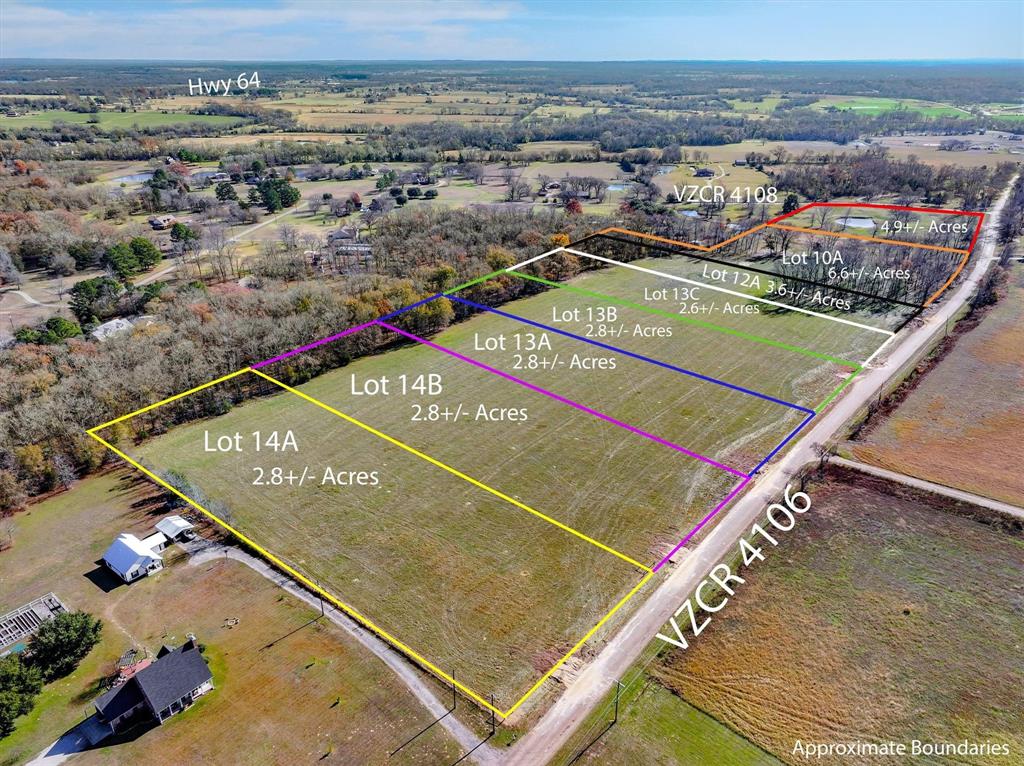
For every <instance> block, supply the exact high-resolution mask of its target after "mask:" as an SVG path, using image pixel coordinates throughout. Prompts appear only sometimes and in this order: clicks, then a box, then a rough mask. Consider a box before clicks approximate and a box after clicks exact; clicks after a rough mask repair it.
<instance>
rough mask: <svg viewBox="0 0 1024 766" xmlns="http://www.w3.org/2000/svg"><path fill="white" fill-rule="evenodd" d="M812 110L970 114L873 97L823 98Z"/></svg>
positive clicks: (946, 106) (924, 103) (926, 103)
mask: <svg viewBox="0 0 1024 766" xmlns="http://www.w3.org/2000/svg"><path fill="white" fill-rule="evenodd" d="M811 106H812V108H813V109H825V108H827V107H830V106H831V107H835V108H836V109H850V110H853V111H856V112H857V113H859V114H882V113H883V112H892V111H896V110H899V109H904V110H906V111H910V112H919V113H921V114H924V115H927V116H929V117H963V118H969V117H970V116H971V114H970V112H968V111H966V110H964V109H958V108H956V107H955V106H950V105H949V104H941V103H938V102H934V101H918V100H916V99H895V98H878V97H873V96H859V97H858V96H824V97H822V98H821V99H819V100H818V101H816V102H815V103H814V104H812V105H811Z"/></svg>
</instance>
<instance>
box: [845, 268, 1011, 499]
mask: <svg viewBox="0 0 1024 766" xmlns="http://www.w3.org/2000/svg"><path fill="white" fill-rule="evenodd" d="M1021 349H1024V267H1022V266H1021V265H1020V264H1016V265H1014V266H1013V267H1012V269H1011V271H1010V275H1009V281H1008V284H1007V285H1006V288H1005V292H1004V294H1003V295H1002V296H1001V297H1000V299H999V301H998V302H997V303H996V304H995V306H993V307H992V308H991V309H989V310H988V312H987V313H986V314H985V315H984V316H983V318H982V319H981V321H980V322H979V323H978V324H977V325H976V326H975V327H973V328H972V329H969V330H967V331H965V332H964V333H963V334H962V335H960V336H959V337H958V338H957V340H956V342H955V345H954V346H953V347H952V349H951V350H950V351H949V352H948V353H946V354H945V356H943V357H942V358H941V359H940V360H939V361H938V362H937V363H936V364H935V365H934V366H933V367H931V368H930V369H929V370H928V371H927V372H926V373H925V374H924V376H923V377H921V378H920V379H919V381H918V382H917V383H916V385H915V386H914V387H913V389H912V390H911V391H910V392H909V394H907V396H906V398H905V399H903V400H902V401H901V402H900V403H899V405H898V406H897V408H896V409H895V411H894V412H892V413H891V414H889V415H888V416H886V417H884V418H881V419H880V420H879V421H878V422H877V423H874V424H872V425H871V426H869V428H868V429H867V430H866V431H865V432H864V433H862V434H861V436H860V438H859V439H858V440H857V441H855V442H850V443H849V445H848V447H849V449H850V450H851V451H852V453H853V455H854V457H856V458H857V459H858V460H863V461H865V462H868V463H872V464H874V465H878V466H881V467H884V468H889V469H891V470H894V471H899V472H900V473H905V474H909V475H911V476H916V477H918V478H920V479H926V480H928V481H933V482H936V483H938V484H944V485H947V486H952V487H956V488H958V489H962V490H966V491H968V492H974V493H976V494H979V495H984V496H985V497H991V498H993V499H996V500H1002V501H1004V502H1007V503H1012V504H1015V505H1018V506H1022V505H1024V483H1022V482H1021V479H1020V467H1019V461H1018V460H1017V456H1018V454H1019V451H1020V435H1021V433H1024V356H1022V354H1021Z"/></svg>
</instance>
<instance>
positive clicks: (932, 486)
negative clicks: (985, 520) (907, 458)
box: [830, 457, 1024, 519]
mask: <svg viewBox="0 0 1024 766" xmlns="http://www.w3.org/2000/svg"><path fill="white" fill-rule="evenodd" d="M830 462H831V463H834V464H835V465H841V466H844V467H846V468H852V469H853V470H854V471H860V472H861V473H866V474H869V475H871V476H877V477H878V478H880V479H887V480H888V481H895V482H899V483H900V484H906V485H907V486H908V487H914V488H915V489H923V490H925V491H926V492H934V493H935V494H936V495H942V496H944V497H949V498H952V499H953V500H960V501H961V502H964V503H971V504H972V505H977V506H980V507H982V508H988V509H990V510H993V511H998V512H999V513H1005V514H1006V515H1008V516H1015V517H1016V518H1018V519H1024V508H1018V507H1017V506H1016V505H1010V504H1009V503H1004V502H1001V501H999V500H992V499H991V498H988V497H983V496H982V495H975V494H974V493H973V492H964V491H963V490H962V489H956V488H954V487H947V486H945V485H944V484H936V483H935V482H931V481H926V480H924V479H918V478H916V477H914V476H908V475H907V474H905V473H897V472H896V471H890V470H888V469H885V468H878V467H877V466H873V465H868V464H867V463H860V462H857V461H856V460H847V459H846V458H841V457H834V458H832V460H831V461H830Z"/></svg>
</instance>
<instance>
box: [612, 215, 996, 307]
mask: <svg viewBox="0 0 1024 766" xmlns="http://www.w3.org/2000/svg"><path fill="white" fill-rule="evenodd" d="M815 207H835V208H841V207H846V208H855V207H862V208H870V209H872V210H904V211H907V212H911V213H938V214H941V215H967V216H971V217H973V218H977V219H978V223H977V225H976V226H975V227H974V235H973V236H972V237H971V243H970V245H968V247H967V249H966V250H965V251H957V252H963V253H964V257H963V259H961V261H960V263H959V264H958V265H957V267H956V269H955V270H954V271H953V273H952V274H951V275H950V277H949V279H948V280H946V283H945V284H944V285H943V286H942V287H940V288H939V289H938V290H937V291H936V292H935V293H933V294H932V295H931V296H930V297H929V298H928V300H926V301H925V302H924V303H923V304H922V305H921V308H927V307H928V306H929V305H930V304H931V303H932V302H934V301H935V300H936V299H937V298H938V297H939V296H940V295H942V293H944V292H945V291H946V290H947V289H948V288H949V286H950V285H951V284H953V282H954V281H955V280H956V278H957V277H958V276H960V272H962V271H963V270H964V267H965V266H966V265H967V262H968V261H969V260H970V258H971V254H972V253H973V251H974V246H975V245H976V244H977V242H978V236H979V235H980V234H981V224H982V221H984V219H985V213H983V212H981V211H971V210H950V209H947V208H937V207H911V206H909V205H883V204H879V203H873V202H808V203H807V204H806V205H801V206H800V207H798V208H797V209H796V210H794V211H792V212H790V213H784V214H783V215H779V216H776V217H775V218H771V219H769V220H767V221H765V222H764V223H759V224H757V225H756V226H752V227H751V228H749V229H747V230H746V231H744V232H741V233H740V234H737V235H735V236H733V237H729V238H728V239H725V240H722V241H721V242H719V243H717V244H714V245H698V244H697V243H695V242H681V241H679V240H676V239H668V238H667V237H659V236H656V235H653V234H645V233H643V232H640V231H632V230H631V229H620V228H618V227H616V226H609V227H608V228H606V229H601V230H600V231H598V232H595V233H596V234H604V233H610V232H618V233H622V234H630V235H632V236H635V237H640V238H641V239H654V240H658V241H661V242H666V243H669V244H673V245H678V246H679V247H683V248H690V249H691V250H699V251H701V252H705V253H710V252H712V251H714V250H718V249H719V248H721V247H724V246H725V245H727V244H731V243H733V242H736V241H738V240H741V239H743V238H744V237H746V236H748V235H750V234H753V233H754V232H756V231H761V230H762V229H764V228H767V227H769V226H772V225H773V224H776V223H778V222H779V221H784V220H786V219H787V218H791V217H793V216H795V215H798V214H800V213H803V212H804V211H806V210H810V209H811V208H815ZM813 231H815V232H820V233H821V234H824V235H828V234H836V233H840V232H830V231H828V230H827V229H814V230H813ZM865 239H866V241H871V240H870V238H865ZM889 244H891V243H889ZM919 244H920V243H916V242H907V243H906V244H905V245H901V244H897V245H896V246H897V247H900V246H904V247H916V246H918V245H919Z"/></svg>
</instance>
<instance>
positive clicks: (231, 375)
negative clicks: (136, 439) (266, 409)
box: [86, 367, 251, 436]
mask: <svg viewBox="0 0 1024 766" xmlns="http://www.w3.org/2000/svg"><path fill="white" fill-rule="evenodd" d="M250 371H251V370H250V368H249V367H243V368H242V369H240V370H235V371H234V372H229V373H228V374H227V375H222V376H221V377H219V378H217V379H216V380H211V381H210V382H208V383H203V384H202V385H201V386H196V387H195V388H190V389H189V390H188V391H182V392H181V393H180V394H175V395H174V396H168V397H167V398H166V399H161V400H160V401H159V402H157V403H156V404H151V405H149V406H148V407H143V408H141V409H138V410H135V412H129V413H128V414H127V415H122V416H121V417H119V418H114V419H113V420H108V421H107V422H106V423H101V424H100V425H98V426H93V427H92V428H90V429H89V430H88V431H86V433H87V434H89V435H90V436H92V435H93V434H94V433H95V432H96V431H102V430H103V429H104V428H107V427H109V426H112V425H114V424H115V423H120V422H122V421H125V420H129V419H130V418H134V417H135V416H136V415H141V414H142V413H143V412H149V411H150V410H155V409H156V408H157V407H163V406H164V405H165V404H170V403H171V402H173V401H176V400H178V399H182V398H184V397H186V396H189V395H190V394H194V393H196V392H197V391H202V390H203V389H204V388H209V387H210V386H215V385H217V384H218V383H223V382H224V381H225V380H231V379H232V378H237V377H238V376H239V375H241V374H242V373H245V372H250Z"/></svg>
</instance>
